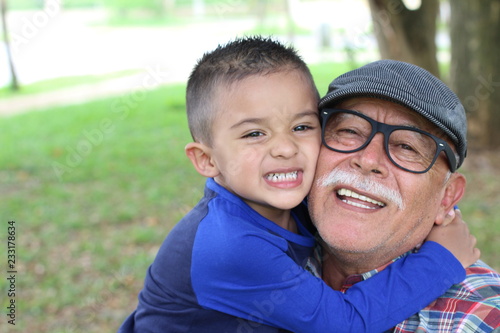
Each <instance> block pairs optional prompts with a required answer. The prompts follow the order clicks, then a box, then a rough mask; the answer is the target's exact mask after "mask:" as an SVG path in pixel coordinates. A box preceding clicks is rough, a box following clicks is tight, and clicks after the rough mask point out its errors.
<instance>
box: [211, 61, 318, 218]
mask: <svg viewBox="0 0 500 333" xmlns="http://www.w3.org/2000/svg"><path fill="white" fill-rule="evenodd" d="M217 94H218V98H217V99H216V100H217V103H216V105H217V106H218V108H217V111H216V112H217V115H216V118H215V121H214V123H213V127H212V133H213V141H212V142H213V144H212V147H211V148H210V151H211V152H210V154H211V162H212V163H213V164H214V165H215V166H216V167H217V169H218V171H219V174H218V175H217V176H216V177H214V178H215V180H216V181H217V182H218V183H219V184H220V185H222V186H224V187H226V188H227V189H228V190H229V191H231V192H233V193H235V194H236V195H238V196H239V197H241V198H242V199H243V200H244V201H245V202H246V203H248V204H249V205H250V206H251V207H252V208H253V209H255V210H256V211H258V212H259V213H260V214H261V215H263V216H265V217H267V218H268V219H271V220H275V219H276V214H277V213H278V211H281V210H289V209H291V208H293V207H295V206H297V205H298V204H299V203H300V202H301V201H302V200H303V199H304V198H305V196H306V195H307V194H308V193H309V189H310V187H311V185H312V180H313V178H314V171H315V167H316V159H317V156H318V152H319V148H320V143H321V141H320V125H319V118H318V112H317V98H316V95H315V93H314V92H313V91H312V89H311V86H310V84H309V83H308V82H307V80H306V79H305V78H304V77H303V76H302V75H301V74H300V73H299V72H297V71H286V72H278V73H273V74H267V75H258V76H257V75H253V76H250V77H247V78H245V79H243V80H241V81H238V82H236V83H233V84H231V85H230V86H229V87H228V86H227V85H221V88H220V89H219V90H218V92H217ZM279 214H281V212H280V213H279ZM278 218H279V217H278ZM275 222H276V221H275Z"/></svg>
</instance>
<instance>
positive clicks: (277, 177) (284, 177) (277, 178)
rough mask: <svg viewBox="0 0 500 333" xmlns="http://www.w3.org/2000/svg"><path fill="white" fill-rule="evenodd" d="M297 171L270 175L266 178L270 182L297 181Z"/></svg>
mask: <svg viewBox="0 0 500 333" xmlns="http://www.w3.org/2000/svg"><path fill="white" fill-rule="evenodd" d="M297 173H298V172H297V171H293V172H287V173H270V174H268V175H267V176H266V178H267V179H268V180H270V181H272V182H276V183H277V182H283V181H291V180H296V179H297Z"/></svg>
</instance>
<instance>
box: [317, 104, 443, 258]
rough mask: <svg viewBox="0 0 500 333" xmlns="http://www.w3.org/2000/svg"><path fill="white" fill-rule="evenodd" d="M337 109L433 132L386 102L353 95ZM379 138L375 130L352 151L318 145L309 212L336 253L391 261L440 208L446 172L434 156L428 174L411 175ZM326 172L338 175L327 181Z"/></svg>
mask: <svg viewBox="0 0 500 333" xmlns="http://www.w3.org/2000/svg"><path fill="white" fill-rule="evenodd" d="M337 107H338V108H342V109H350V110H356V111H358V112H361V113H363V114H365V115H367V116H368V117H370V118H372V119H374V120H376V121H378V122H382V123H386V124H390V125H403V126H414V127H417V128H419V129H422V130H424V131H427V132H431V133H432V132H433V128H432V125H430V124H428V123H427V121H425V120H424V119H423V118H422V117H421V116H420V115H418V114H417V113H416V112H413V111H411V110H409V109H406V108H405V107H403V106H400V105H398V104H395V103H392V102H388V101H384V100H379V99H374V98H353V99H349V100H347V101H345V102H343V103H342V104H341V105H338V106H337ZM383 140H384V138H383V134H381V133H377V134H376V135H375V137H374V138H373V139H372V141H371V142H370V144H369V145H368V146H367V147H366V148H365V149H363V150H361V151H358V152H354V153H339V152H334V151H331V150H329V149H328V148H326V147H324V146H322V147H321V150H320V154H319V159H318V164H317V168H316V176H315V182H314V183H313V187H312V190H311V194H310V196H309V210H310V213H311V217H312V219H313V221H314V224H315V225H316V227H317V229H318V231H319V233H320V235H321V237H322V238H323V240H324V241H325V242H326V243H327V244H328V245H329V246H330V248H331V249H332V250H333V251H335V252H336V253H346V254H347V253H349V254H361V255H363V254H371V257H373V255H375V256H377V257H379V258H384V259H385V260H387V261H388V260H391V259H392V258H393V257H396V256H398V255H400V254H402V253H404V252H406V251H408V250H410V249H412V248H413V247H415V246H416V245H418V244H419V243H420V242H422V241H423V240H424V238H425V237H426V236H427V234H428V233H429V231H430V228H431V227H432V226H433V224H434V221H435V219H436V216H437V214H438V213H441V210H443V209H444V208H443V202H442V201H443V195H444V193H445V179H446V176H447V172H448V171H449V168H448V166H447V162H446V159H445V157H444V156H439V158H438V160H437V161H436V163H435V164H434V166H433V167H432V168H431V169H430V170H429V171H428V172H426V173H424V174H414V173H411V172H408V171H405V170H402V169H400V168H398V167H397V166H396V165H394V164H393V163H392V162H391V161H390V160H389V158H388V156H387V154H386V152H385V149H384V144H383ZM441 155H444V154H441ZM332 171H337V172H338V171H340V172H344V173H342V174H340V176H339V177H337V178H338V179H337V181H335V182H334V183H328V181H325V179H326V177H327V176H328V175H330V174H331V172H332ZM349 178H351V179H352V180H351V181H349V180H348V179H349ZM398 201H400V202H399V203H398Z"/></svg>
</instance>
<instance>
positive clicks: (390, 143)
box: [324, 112, 438, 172]
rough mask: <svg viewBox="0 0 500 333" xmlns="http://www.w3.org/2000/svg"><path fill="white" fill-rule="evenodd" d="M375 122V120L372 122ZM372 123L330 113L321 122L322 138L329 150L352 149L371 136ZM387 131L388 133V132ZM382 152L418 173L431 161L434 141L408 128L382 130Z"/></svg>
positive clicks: (341, 150)
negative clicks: (383, 143)
mask: <svg viewBox="0 0 500 333" xmlns="http://www.w3.org/2000/svg"><path fill="white" fill-rule="evenodd" d="M374 123H376V122H374ZM373 132H374V130H373V125H372V123H370V121H368V120H367V119H364V118H363V117H360V116H358V115H355V114H351V113H343V112H339V113H334V114H331V115H330V117H329V118H328V121H327V123H326V125H325V133H324V141H325V144H326V145H327V146H328V147H329V148H330V149H333V150H336V151H339V152H345V153H347V152H353V151H355V150H357V149H359V148H361V147H362V146H363V145H365V144H367V143H368V141H369V140H371V139H372V137H373V135H374V134H375V133H373ZM389 133H390V134H389ZM384 135H385V136H387V135H389V137H388V138H384V139H385V143H386V146H385V148H386V153H387V154H388V155H389V158H390V159H391V160H392V162H393V163H394V164H396V165H398V166H399V167H402V168H404V169H408V170H410V171H415V172H422V171H424V170H426V169H428V168H429V167H430V166H431V164H432V163H433V161H434V158H435V156H436V151H437V149H438V148H437V143H436V142H435V141H434V139H433V138H432V137H430V136H429V135H426V134H425V133H421V132H418V131H413V130H411V129H391V130H389V131H387V130H384Z"/></svg>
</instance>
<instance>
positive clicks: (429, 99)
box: [319, 59, 467, 168]
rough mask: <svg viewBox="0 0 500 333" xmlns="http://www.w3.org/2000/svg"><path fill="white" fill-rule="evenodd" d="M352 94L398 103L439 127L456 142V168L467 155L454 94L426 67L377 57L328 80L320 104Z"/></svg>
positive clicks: (463, 126)
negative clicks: (329, 81)
mask: <svg viewBox="0 0 500 333" xmlns="http://www.w3.org/2000/svg"><path fill="white" fill-rule="evenodd" d="M352 97H373V98H380V99H384V100H388V101H391V102H394V103H398V104H401V105H403V106H405V107H407V108H409V109H411V110H413V111H415V112H418V113H419V114H420V115H422V116H423V117H425V118H426V119H428V120H429V121H430V122H431V123H433V124H434V125H436V126H438V127H439V128H440V129H442V130H443V131H444V132H445V133H446V134H447V135H448V136H449V138H450V139H451V141H452V142H453V143H454V144H455V148H456V150H457V153H458V156H459V158H458V160H457V168H459V167H460V166H461V165H462V163H463V161H464V159H465V156H466V155H467V119H466V117H465V110H464V107H463V105H462V103H461V102H460V100H459V99H458V97H457V95H456V94H455V93H454V92H453V91H451V89H450V88H449V87H448V86H447V85H446V84H444V83H443V82H442V81H441V80H439V79H438V78H437V77H435V76H434V75H432V74H431V73H429V72H428V71H426V70H425V69H423V68H421V67H418V66H416V65H412V64H409V63H406V62H401V61H396V60H387V59H386V60H379V61H375V62H372V63H370V64H367V65H365V66H363V67H360V68H358V69H355V70H352V71H350V72H347V73H345V74H343V75H341V76H339V77H337V78H336V79H335V80H333V81H332V83H330V86H329V87H328V93H327V94H326V95H325V96H324V97H323V98H322V99H321V100H320V102H319V108H320V109H323V108H328V107H334V106H335V105H336V104H338V103H340V102H341V101H343V100H346V99H348V98H352Z"/></svg>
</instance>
